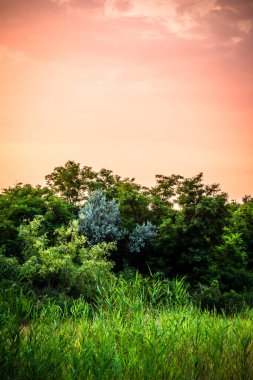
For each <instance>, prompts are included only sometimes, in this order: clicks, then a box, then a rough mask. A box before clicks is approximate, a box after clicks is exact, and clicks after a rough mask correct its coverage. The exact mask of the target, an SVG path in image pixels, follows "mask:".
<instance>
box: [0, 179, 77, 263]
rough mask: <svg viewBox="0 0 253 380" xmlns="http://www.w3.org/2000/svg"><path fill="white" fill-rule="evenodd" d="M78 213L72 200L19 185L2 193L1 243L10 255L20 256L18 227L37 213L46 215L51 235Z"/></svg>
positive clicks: (45, 190) (0, 202)
mask: <svg viewBox="0 0 253 380" xmlns="http://www.w3.org/2000/svg"><path fill="white" fill-rule="evenodd" d="M76 213H77V210H76V208H75V207H74V206H73V205H71V204H69V203H68V202H66V201H64V200H62V199H60V198H58V197H55V196H54V195H53V193H52V192H51V191H50V190H49V189H48V188H42V187H40V186H37V187H32V186H31V185H22V184H18V185H16V186H15V187H9V188H8V189H4V190H3V192H2V193H1V194H0V246H1V247H2V250H3V252H4V253H5V255H7V256H17V257H20V242H19V238H18V227H19V226H20V225H21V224H22V223H24V224H27V223H29V222H30V221H31V220H33V219H34V217H35V216H36V215H44V218H45V224H46V228H47V232H48V237H49V238H50V239H53V233H54V230H55V228H57V227H60V226H61V225H62V224H64V223H68V221H69V220H71V219H73V218H74V217H75V215H76Z"/></svg>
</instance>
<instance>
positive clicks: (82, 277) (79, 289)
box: [19, 216, 115, 299]
mask: <svg viewBox="0 0 253 380" xmlns="http://www.w3.org/2000/svg"><path fill="white" fill-rule="evenodd" d="M42 223H43V218H42V217H41V216H38V217H36V218H35V219H34V220H33V221H32V222H30V223H29V224H28V225H23V226H21V227H20V230H19V236H20V238H21V240H22V241H23V256H24V258H25V261H24V263H23V265H22V266H21V268H20V273H21V276H22V278H23V280H25V281H26V282H29V283H30V286H31V287H32V288H33V289H35V290H38V291H41V290H43V289H44V290H45V289H57V290H58V292H59V293H66V294H72V295H74V296H77V295H80V294H82V295H83V296H84V297H85V298H86V299H92V297H94V294H95V293H96V291H97V286H98V285H99V284H100V283H102V284H104V286H105V285H106V283H107V281H109V280H110V278H111V277H112V274H111V269H112V263H111V262H109V261H108V260H107V259H106V257H107V255H108V254H109V253H110V251H111V250H113V249H114V248H115V246H114V245H113V244H112V243H111V244H106V243H101V244H99V245H94V246H93V247H92V248H90V247H88V245H87V244H86V243H87V240H86V238H85V237H84V236H80V235H79V234H78V229H79V226H78V222H77V221H76V220H74V221H72V222H70V224H69V225H68V226H62V227H61V228H59V229H57V230H56V231H55V234H56V243H55V245H53V246H50V244H49V242H48V239H47V237H46V234H45V233H44V234H43V233H42V231H41V230H42V229H43V225H42Z"/></svg>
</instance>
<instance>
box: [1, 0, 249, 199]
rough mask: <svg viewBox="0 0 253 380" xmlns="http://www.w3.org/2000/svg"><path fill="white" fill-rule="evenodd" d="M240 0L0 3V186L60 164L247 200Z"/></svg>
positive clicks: (244, 12)
mask: <svg viewBox="0 0 253 380" xmlns="http://www.w3.org/2000/svg"><path fill="white" fill-rule="evenodd" d="M252 26H253V2H252V0H242V1H238V0H213V1H212V0H206V1H204V0H202V1H197V0H191V1H189V0H171V1H170V0H132V1H129V0H0V86H1V87H0V89H1V91H0V128H1V142H0V145H1V149H0V160H1V169H2V170H1V179H0V187H8V186H13V185H15V183H17V182H24V183H32V184H34V185H35V184H39V183H40V184H43V183H44V176H45V175H46V174H49V173H51V172H52V170H53V168H54V167H56V166H58V165H64V164H65V162H66V161H67V160H75V161H77V162H80V163H81V164H82V165H87V166H92V167H93V168H94V169H95V170H99V169H101V168H102V167H105V168H107V169H112V170H113V171H114V172H115V174H119V175H121V176H122V177H124V176H129V177H136V180H137V181H138V182H140V183H142V184H145V185H151V184H153V183H154V176H155V174H158V173H160V174H165V175H170V174H172V173H175V174H182V175H183V176H193V175H195V174H197V173H199V172H200V171H203V172H204V175H205V182H206V183H213V182H219V183H220V184H221V187H222V189H223V190H224V191H226V192H228V193H229V194H230V196H231V198H236V199H237V200H240V198H241V197H242V196H243V195H245V194H252V193H253V176H252V169H253V138H252V135H253V129H252V128H253V123H252V122H253V69H252V67H253V27H252Z"/></svg>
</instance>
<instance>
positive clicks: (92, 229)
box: [79, 190, 124, 245]
mask: <svg viewBox="0 0 253 380" xmlns="http://www.w3.org/2000/svg"><path fill="white" fill-rule="evenodd" d="M120 224H121V220H120V212H119V206H118V204H117V203H116V202H115V201H114V200H112V201H107V200H106V197H105V195H104V194H103V193H102V192H101V191H98V190H96V191H94V192H93V193H92V194H91V195H90V197H89V198H88V201H87V202H86V204H85V206H84V207H83V208H82V209H81V211H80V212H79V232H80V234H82V235H85V236H87V238H88V240H89V242H90V243H91V245H94V244H98V243H101V242H110V241H118V240H120V239H121V238H122V237H123V235H124V233H123V231H122V229H121V228H120Z"/></svg>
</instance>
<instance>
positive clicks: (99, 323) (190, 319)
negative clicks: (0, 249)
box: [0, 276, 253, 380]
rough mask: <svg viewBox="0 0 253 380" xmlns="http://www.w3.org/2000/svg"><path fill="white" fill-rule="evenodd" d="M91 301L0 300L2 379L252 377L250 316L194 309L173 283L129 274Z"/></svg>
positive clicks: (5, 296)
mask: <svg viewBox="0 0 253 380" xmlns="http://www.w3.org/2000/svg"><path fill="white" fill-rule="evenodd" d="M98 293H99V296H98V297H97V299H96V300H94V304H93V305H91V304H88V303H86V302H85V301H83V300H76V301H73V302H72V303H71V305H67V304H66V305H65V306H64V305H63V306H62V307H60V306H57V304H56V303H53V302H50V301H48V302H44V303H41V302H39V301H38V302H37V303H34V301H31V300H29V299H28V298H27V297H25V296H24V295H23V293H22V292H20V293H19V294H18V296H17V291H16V290H15V289H10V290H7V291H3V292H2V295H1V301H0V302H1V303H0V307H1V309H0V323H1V342H0V378H1V379H6V380H8V379H12V380H13V379H33V380H34V379H36V380H37V379H43V380H45V379H57V380H60V379H64V380H65V379H66V380H68V379H108V380H109V379H110V380H111V379H129V380H130V379H131V380H134V379H152V380H154V379H166V380H167V379H173V380H174V379H180V380H181V379H182V380H187V379H189V380H192V379H205V380H208V379H214V380H218V379H222V380H224V379H229V380H233V379H234V380H240V379H245V380H249V379H253V364H252V363H253V346H252V342H253V319H252V318H253V313H252V311H251V310H245V311H244V313H241V315H239V314H238V315H234V316H230V317H226V316H224V315H221V314H217V313H215V312H212V313H211V312H208V311H204V312H203V311H200V309H198V308H197V307H194V306H193V305H192V304H191V302H190V300H189V298H188V295H187V292H186V290H185V288H184V286H183V284H182V282H180V281H175V282H168V281H161V280H158V279H156V278H151V279H142V278H141V277H140V276H136V277H135V278H134V279H132V280H129V281H125V280H123V279H118V280H117V281H114V282H112V284H111V286H110V287H109V289H103V288H100V289H98Z"/></svg>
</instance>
